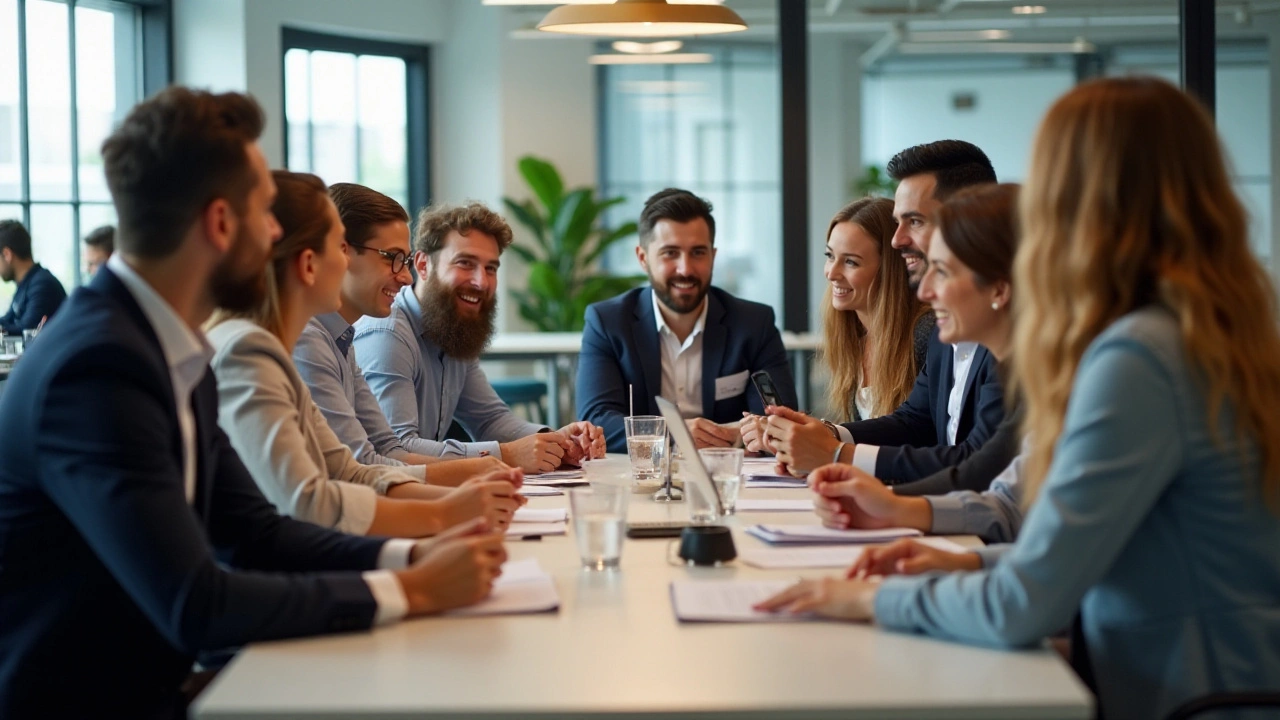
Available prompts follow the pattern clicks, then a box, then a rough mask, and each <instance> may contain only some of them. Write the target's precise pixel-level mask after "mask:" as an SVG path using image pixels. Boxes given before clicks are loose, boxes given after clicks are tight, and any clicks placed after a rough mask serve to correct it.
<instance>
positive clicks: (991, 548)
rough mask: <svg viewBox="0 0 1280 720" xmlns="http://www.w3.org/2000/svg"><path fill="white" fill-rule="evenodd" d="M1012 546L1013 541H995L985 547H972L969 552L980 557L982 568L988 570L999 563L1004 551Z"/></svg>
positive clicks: (1007, 550) (1006, 551)
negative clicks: (993, 543) (995, 542)
mask: <svg viewBox="0 0 1280 720" xmlns="http://www.w3.org/2000/svg"><path fill="white" fill-rule="evenodd" d="M1012 548H1013V543H997V544H995V545H987V546H986V547H980V548H974V549H973V550H972V551H971V552H975V553H977V554H978V557H980V558H982V568H983V569H984V570H988V569H990V568H993V567H995V566H996V565H999V564H1000V561H1001V560H1002V559H1004V556H1005V554H1006V553H1008V552H1009V550H1011V549H1012Z"/></svg>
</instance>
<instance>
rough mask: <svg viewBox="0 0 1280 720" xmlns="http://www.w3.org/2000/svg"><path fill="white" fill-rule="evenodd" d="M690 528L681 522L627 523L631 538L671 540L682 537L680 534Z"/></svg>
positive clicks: (628, 534)
mask: <svg viewBox="0 0 1280 720" xmlns="http://www.w3.org/2000/svg"><path fill="white" fill-rule="evenodd" d="M687 527H689V523H687V522H683V521H680V520H665V521H659V522H636V523H627V537H629V538H670V537H680V533H681V532H683V531H684V529H685V528H687Z"/></svg>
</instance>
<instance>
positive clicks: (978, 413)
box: [844, 330, 1007, 485]
mask: <svg viewBox="0 0 1280 720" xmlns="http://www.w3.org/2000/svg"><path fill="white" fill-rule="evenodd" d="M953 356H954V350H953V349H952V347H951V345H949V344H947V343H944V342H941V341H939V340H938V332H937V331H936V330H935V331H934V332H933V335H932V336H930V338H929V354H928V356H927V357H926V358H925V365H924V369H923V370H921V371H920V374H919V375H917V376H916V385H915V387H914V388H912V389H911V394H910V395H909V396H907V399H906V402H904V403H902V404H901V405H899V406H898V409H897V410H894V411H893V412H892V413H890V414H889V415H885V416H884V417H878V418H874V419H872V420H862V421H860V422H853V423H845V425H844V427H846V428H848V430H849V433H850V434H851V435H853V440H854V442H856V443H865V444H868V445H879V446H880V451H879V454H878V455H877V456H876V477H877V478H879V479H880V480H882V481H884V482H885V483H887V484H890V485H893V484H897V483H902V482H908V481H911V480H919V479H921V478H924V477H926V476H929V475H932V474H933V473H936V472H938V471H939V470H942V469H943V468H947V467H951V466H952V465H957V464H959V463H960V461H961V460H964V459H965V458H967V457H969V456H970V455H972V454H973V453H974V452H976V451H977V450H978V448H981V447H982V445H983V443H985V442H986V441H987V440H988V439H990V438H991V436H992V435H993V434H994V433H995V431H996V427H997V426H998V425H1000V421H1001V420H1002V419H1004V391H1003V390H1002V389H1001V386H1000V377H999V374H998V373H997V371H996V359H995V356H994V355H992V354H991V353H990V352H988V351H987V349H986V348H984V347H982V346H981V345H979V346H978V349H977V351H976V354H975V355H974V357H973V361H972V362H971V364H970V365H969V376H968V377H967V378H965V388H964V403H963V405H962V406H961V408H960V424H959V427H958V428H957V430H956V444H955V445H947V444H946V443H947V403H948V401H949V400H950V396H951V387H952V385H954V383H955V376H954V373H953V372H952V367H951V366H952V362H951V361H952V358H953ZM1006 464H1007V463H1006Z"/></svg>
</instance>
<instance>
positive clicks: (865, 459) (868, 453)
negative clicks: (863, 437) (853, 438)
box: [846, 441, 880, 475]
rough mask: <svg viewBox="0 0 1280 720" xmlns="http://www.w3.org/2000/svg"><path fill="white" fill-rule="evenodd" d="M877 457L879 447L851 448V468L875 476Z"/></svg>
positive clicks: (856, 446)
mask: <svg viewBox="0 0 1280 720" xmlns="http://www.w3.org/2000/svg"><path fill="white" fill-rule="evenodd" d="M846 442H847V441H846ZM878 457H880V446H879V445H854V446H853V466H854V467H856V468H858V469H859V470H861V471H862V472H864V473H866V474H868V475H875V474H876V458H878Z"/></svg>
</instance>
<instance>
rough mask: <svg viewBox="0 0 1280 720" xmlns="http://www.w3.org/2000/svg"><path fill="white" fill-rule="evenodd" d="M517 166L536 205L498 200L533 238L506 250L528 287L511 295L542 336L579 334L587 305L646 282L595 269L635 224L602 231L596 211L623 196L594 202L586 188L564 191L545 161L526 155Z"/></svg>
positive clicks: (526, 202) (614, 202)
mask: <svg viewBox="0 0 1280 720" xmlns="http://www.w3.org/2000/svg"><path fill="white" fill-rule="evenodd" d="M517 167H518V168H519V170H520V175H521V176H522V177H523V178H524V180H525V182H526V183H528V185H529V189H530V190H532V191H533V195H534V198H536V202H535V201H534V199H529V200H525V201H523V202H518V201H516V200H513V199H511V198H509V197H504V198H503V199H502V201H503V202H504V203H505V204H506V206H507V210H508V211H509V212H510V213H511V217H512V218H514V219H515V220H516V221H517V222H519V223H520V224H521V225H523V226H524V227H525V228H527V229H528V230H529V234H530V236H531V237H532V239H533V244H532V245H529V246H525V245H522V244H520V243H513V244H512V245H511V248H510V249H511V251H512V252H514V253H515V254H516V256H517V257H519V258H520V259H521V260H523V261H524V262H525V264H527V265H528V266H529V277H528V289H526V290H516V291H514V292H513V293H512V295H513V296H514V297H515V298H516V302H517V303H519V306H520V316H521V317H523V318H524V319H525V320H528V321H529V322H530V323H532V324H533V325H534V326H535V327H537V328H538V329H539V330H541V331H543V332H575V331H581V330H582V327H583V316H584V315H585V313H586V310H587V306H588V305H590V304H591V303H594V302H598V301H600V300H607V299H608V298H611V297H613V296H614V295H617V294H619V293H622V292H625V291H627V290H630V289H631V288H633V287H635V286H636V285H638V284H640V283H641V282H643V281H645V280H646V279H647V278H646V277H645V276H644V275H626V276H613V275H602V274H600V273H598V272H597V271H596V269H595V267H594V265H595V263H596V261H597V260H599V259H600V256H601V255H603V254H604V252H605V251H606V250H608V249H609V248H610V247H612V246H613V244H614V243H617V242H619V241H621V240H625V239H626V238H628V237H630V236H631V235H634V234H635V232H636V224H635V223H634V222H626V223H624V224H622V225H620V226H618V227H616V228H613V229H609V228H607V227H604V226H603V225H602V224H601V220H600V215H601V213H603V212H604V211H605V209H607V208H610V207H612V206H614V205H617V204H619V203H621V202H624V200H625V198H621V197H613V198H607V199H604V200H596V197H595V190H594V188H590V187H578V188H573V189H571V190H567V191H566V190H565V187H564V180H563V179H562V178H561V177H560V172H559V171H558V170H556V168H555V166H554V165H552V164H551V163H550V162H548V161H546V160H543V159H541V158H536V157H533V156H531V155H526V156H525V157H522V158H520V161H519V163H518V164H517Z"/></svg>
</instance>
